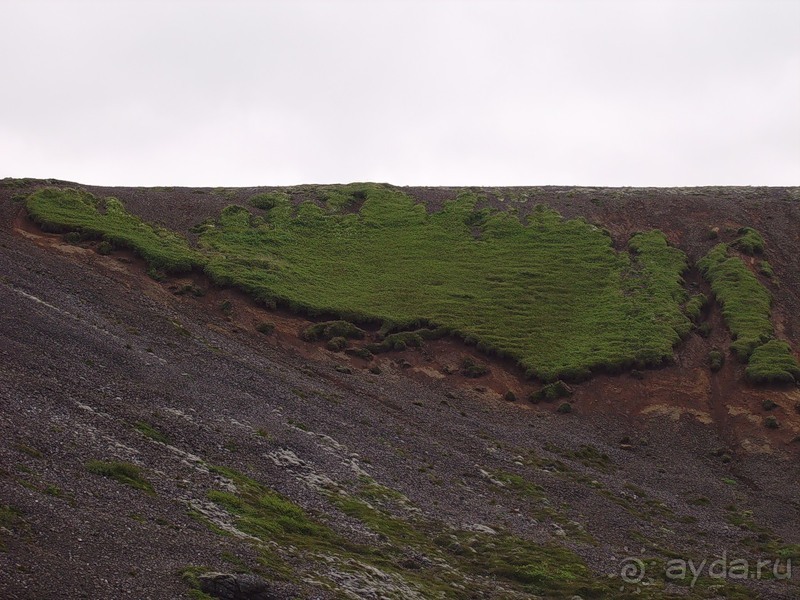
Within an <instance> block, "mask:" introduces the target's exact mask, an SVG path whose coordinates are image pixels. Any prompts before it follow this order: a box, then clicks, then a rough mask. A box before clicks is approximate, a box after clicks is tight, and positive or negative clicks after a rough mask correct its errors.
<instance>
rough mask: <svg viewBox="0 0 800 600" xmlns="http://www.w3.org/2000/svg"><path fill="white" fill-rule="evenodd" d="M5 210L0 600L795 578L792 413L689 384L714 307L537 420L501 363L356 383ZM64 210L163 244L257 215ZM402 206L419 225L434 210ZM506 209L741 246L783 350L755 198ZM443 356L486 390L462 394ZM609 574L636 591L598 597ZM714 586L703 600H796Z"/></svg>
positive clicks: (696, 247)
mask: <svg viewBox="0 0 800 600" xmlns="http://www.w3.org/2000/svg"><path fill="white" fill-rule="evenodd" d="M26 185H27V187H23V188H10V187H6V188H2V189H0V224H1V226H0V273H1V274H2V281H0V295H1V296H2V298H1V299H0V301H2V306H3V307H4V308H3V312H2V316H1V317H0V340H2V348H1V349H0V350H1V351H2V359H3V360H2V363H0V381H2V385H0V403H1V404H0V405H1V406H2V412H1V413H0V414H2V417H0V418H1V419H2V421H0V427H1V428H2V434H3V440H4V441H3V442H2V443H0V457H1V458H0V464H2V469H3V470H2V471H1V472H0V489H1V490H2V502H0V504H2V513H1V514H0V519H2V520H1V521H0V526H2V527H3V529H0V543H2V545H3V549H4V552H0V589H2V590H3V594H4V595H5V596H8V597H10V598H48V597H80V596H81V595H85V596H88V597H92V598H119V597H126V596H129V597H136V598H165V597H186V596H188V594H190V593H191V592H190V588H191V584H192V583H193V582H196V579H197V575H198V574H199V573H200V572H201V571H202V570H204V569H210V570H215V571H222V572H226V573H234V572H248V573H253V574H255V575H256V576H257V577H258V578H260V579H261V580H266V581H269V582H273V583H271V585H272V587H274V588H275V593H276V595H277V597H295V596H300V597H326V596H331V597H333V596H335V595H342V594H345V595H347V594H349V595H350V597H366V598H369V597H380V596H389V597H398V598H400V597H413V596H414V595H415V594H416V595H418V596H419V597H425V598H428V597H434V596H435V595H436V594H437V593H440V592H441V593H444V594H448V595H449V596H448V597H474V596H478V597H498V598H508V597H514V596H515V594H516V595H517V596H519V597H530V596H531V595H535V594H541V595H543V596H545V597H553V598H561V597H567V598H568V597H570V596H571V595H573V594H579V595H582V596H583V597H585V598H589V597H607V598H619V597H625V595H626V594H633V593H634V592H635V591H636V590H637V589H640V590H641V591H642V595H640V596H639V597H648V595H649V596H651V597H668V596H667V594H668V592H669V591H670V590H671V589H672V588H670V586H669V585H666V584H669V583H670V582H665V577H664V573H663V570H664V564H665V563H666V561H668V560H669V559H671V558H674V557H677V556H681V557H685V558H686V559H689V558H694V559H697V561H698V563H699V560H700V559H702V558H709V560H711V559H713V557H715V556H718V555H721V554H722V552H727V555H728V556H729V557H734V556H735V557H737V558H747V559H750V560H751V561H752V560H754V559H755V558H756V557H760V558H766V557H770V556H772V557H778V556H782V557H787V556H794V555H797V553H798V549H797V547H796V546H793V545H792V544H797V543H798V542H800V531H798V529H797V523H798V518H797V516H798V510H800V504H798V500H797V498H798V483H797V482H798V477H797V475H798V472H797V466H796V465H797V462H796V456H797V450H796V449H795V448H796V444H793V442H792V440H793V439H794V437H796V436H797V434H798V432H800V420H799V419H800V416H798V415H797V414H796V413H795V412H794V403H795V402H797V392H796V390H795V389H794V388H791V387H784V388H767V389H763V388H756V387H753V386H751V385H749V384H748V383H747V382H746V380H745V377H744V369H745V365H743V364H740V363H738V362H737V361H736V360H735V359H733V358H732V357H731V356H730V355H729V356H728V360H726V362H725V364H724V365H723V366H722V368H721V370H719V371H717V372H716V373H712V372H711V371H710V370H709V369H708V366H707V363H706V361H707V357H708V351H709V349H710V348H711V347H713V346H717V347H719V348H722V349H724V350H725V351H726V353H727V348H728V346H729V345H730V342H731V340H730V336H729V334H728V333H727V329H726V327H725V326H724V323H723V322H722V318H721V314H720V311H719V309H718V307H716V306H711V307H710V309H708V312H707V317H706V320H707V321H708V322H710V323H711V325H712V326H711V328H710V330H709V332H708V337H702V336H701V335H699V334H697V333H693V334H691V335H689V337H688V338H687V339H686V340H684V341H683V342H681V343H680V344H679V345H678V348H677V354H676V358H675V364H673V365H670V366H666V367H664V368H660V369H656V370H649V371H644V372H641V373H634V374H633V375H632V374H630V373H627V374H621V375H616V376H614V375H603V374H601V375H598V376H596V377H594V378H593V379H591V380H589V381H588V382H585V383H581V384H579V385H574V386H573V387H574V394H573V395H572V396H571V397H570V403H571V405H572V407H573V411H572V413H570V414H559V413H558V412H556V410H555V409H556V408H557V406H558V404H559V403H548V402H543V403H541V404H537V405H533V404H531V403H529V402H527V401H525V400H524V398H526V397H527V395H528V394H529V393H530V392H532V391H534V390H536V389H538V388H539V387H540V384H539V383H537V382H536V381H529V380H526V379H525V378H524V377H523V376H522V375H523V373H522V372H521V371H520V370H518V369H517V368H516V367H515V365H514V363H513V362H512V361H502V360H495V359H491V358H487V357H486V356H485V355H483V354H481V353H480V352H477V351H476V349H475V348H473V347H466V346H464V345H463V344H462V343H461V342H460V341H459V340H458V339H451V338H444V339H439V340H432V341H428V342H425V344H424V346H423V347H422V348H407V349H406V350H404V351H400V352H389V353H384V354H379V355H376V356H375V358H374V359H373V360H371V361H366V360H364V359H362V358H359V357H358V356H351V355H349V354H345V353H341V352H333V351H329V350H327V349H325V347H324V344H323V343H306V342H303V341H302V340H300V339H299V336H298V333H299V332H300V331H301V330H302V329H304V328H305V327H307V326H308V325H309V321H308V320H307V319H305V318H303V317H301V316H298V315H295V314H292V313H291V312H288V311H284V310H280V309H279V310H268V309H266V308H264V306H263V305H261V304H258V303H256V302H254V301H252V300H251V299H250V298H249V297H248V296H246V295H245V294H243V293H241V292H237V291H236V290H232V289H225V288H215V287H213V286H212V285H211V284H210V282H209V280H208V278H207V277H206V276H204V275H201V274H198V273H194V274H190V275H185V276H181V277H173V278H168V279H166V280H164V281H161V282H158V281H155V280H153V279H152V278H151V277H149V276H148V275H147V274H146V271H147V267H146V265H145V264H144V263H143V261H141V260H140V259H138V258H136V257H134V256H133V255H131V254H130V253H128V252H124V251H113V252H112V253H111V254H110V255H102V254H99V253H98V252H97V247H98V243H97V242H89V241H85V242H80V243H77V244H70V243H67V242H65V241H64V239H63V237H62V236H61V235H58V234H47V233H43V232H42V231H41V230H40V229H39V228H38V227H36V226H35V224H33V223H31V222H30V221H28V220H27V217H26V216H25V212H24V210H23V209H22V206H21V203H20V202H19V201H15V200H14V196H16V195H19V194H24V195H26V196H27V194H28V193H29V192H31V191H33V190H34V189H35V188H36V187H37V186H38V185H39V184H38V183H36V182H31V183H30V184H26ZM90 191H92V192H93V193H95V194H97V195H98V196H100V197H105V196H115V197H118V198H120V200H121V201H122V202H123V205H124V206H125V208H126V209H127V210H129V211H130V212H132V213H133V214H135V215H138V216H139V217H141V218H143V219H145V220H147V221H155V222H159V223H161V224H163V225H164V226H166V227H168V228H170V229H174V230H178V231H183V232H188V230H189V228H190V227H192V226H194V225H196V224H197V223H200V222H202V221H203V220H205V219H206V218H208V217H212V218H216V217H217V216H218V215H219V212H220V211H221V210H222V209H223V208H224V206H226V205H228V204H231V203H232V202H234V201H237V202H239V203H240V204H244V203H246V201H247V199H248V198H249V197H250V196H252V195H255V194H257V193H261V192H263V191H264V190H241V191H238V190H233V191H230V192H228V191H224V190H220V191H217V192H216V193H213V192H212V191H211V190H207V191H204V192H203V193H193V191H191V190H133V189H131V190H124V189H115V190H102V189H95V188H92V189H90ZM408 191H409V192H410V193H412V194H413V195H414V196H415V197H418V198H421V199H423V200H429V201H430V202H429V204H430V206H431V207H432V208H436V203H437V201H438V200H437V198H442V199H443V198H445V197H446V198H454V197H455V195H456V194H457V191H456V190H452V192H448V191H446V190H408ZM303 193H306V194H308V195H309V197H311V196H312V195H313V190H312V189H308V190H303ZM519 193H520V194H522V193H523V192H522V191H519ZM526 193H527V192H526ZM530 193H531V194H533V193H535V194H538V196H537V197H535V199H532V200H531V202H530V203H525V202H521V203H520V212H525V211H527V210H530V209H532V204H531V203H538V202H544V203H546V204H548V205H549V206H552V207H553V208H556V209H557V210H559V211H560V212H561V213H562V214H564V215H565V216H567V217H574V216H578V215H580V214H586V216H587V219H588V220H589V222H593V223H597V224H600V225H602V226H604V227H606V228H608V229H609V230H610V231H611V234H612V236H613V239H614V241H615V246H616V249H617V251H624V243H625V242H626V241H627V239H628V237H629V236H630V234H632V233H633V232H635V231H639V230H649V229H655V228H658V229H661V230H662V231H664V232H665V234H666V235H667V238H668V239H669V241H670V242H671V243H672V244H673V245H675V246H677V247H679V248H680V249H682V250H683V251H684V252H686V254H687V255H688V257H689V260H690V261H694V260H696V259H698V258H700V257H701V256H703V255H704V254H705V253H706V252H707V251H708V250H709V249H710V248H711V247H712V246H713V244H714V242H713V241H711V240H708V239H706V237H705V236H706V234H707V228H708V227H709V226H718V227H720V228H721V232H722V236H723V237H725V236H726V235H728V234H726V233H725V231H724V230H725V228H726V227H727V228H730V229H731V230H732V232H731V233H730V237H731V238H733V237H735V231H736V230H738V228H739V227H741V226H746V225H752V226H754V227H756V228H757V229H759V231H761V232H762V234H763V235H764V237H765V238H766V245H767V255H768V258H769V261H770V263H771V264H772V266H773V268H774V270H775V271H776V273H777V276H778V277H779V278H780V280H781V284H780V288H777V287H773V288H772V289H770V292H771V293H772V294H773V295H774V297H775V300H774V302H773V307H772V311H773V314H772V318H773V320H774V324H775V329H776V331H777V332H778V333H779V334H780V335H781V337H783V338H784V339H786V340H788V341H789V342H791V343H792V344H793V346H794V347H795V348H797V342H798V340H797V338H796V334H795V332H797V331H798V329H797V325H798V323H797V321H796V319H797V315H798V312H797V311H796V310H795V309H796V307H797V306H798V305H797V290H798V286H797V282H798V272H797V270H798V265H797V264H795V263H793V262H791V260H790V258H791V256H792V252H793V251H794V250H797V249H798V248H800V245H799V244H798V240H797V232H796V228H795V227H793V226H792V225H791V223H794V224H796V223H797V222H798V214H797V211H798V209H797V204H796V203H793V202H790V201H789V200H788V199H787V198H784V197H778V196H779V192H778V191H774V190H770V191H761V192H759V191H758V190H722V191H721V193H723V194H725V196H724V197H722V198H720V197H718V196H717V195H716V194H717V192H716V191H708V196H699V197H690V196H688V195H687V194H686V193H673V192H672V191H655V190H651V191H648V190H645V191H640V192H639V193H638V194H635V193H633V192H621V191H602V190H596V191H593V192H592V193H591V194H589V193H585V192H583V191H580V190H569V189H564V190H561V191H559V190H553V189H550V190H544V191H536V192H533V191H532V192H530ZM507 194H508V192H507V191H498V192H494V191H492V192H491V193H490V194H488V195H487V197H486V198H485V200H483V202H485V203H486V204H487V205H488V204H492V203H499V202H500V200H499V199H498V196H500V195H504V198H506V199H505V200H504V202H508V197H509V196H508V195H507ZM569 194H571V196H570V195H569ZM615 194H619V195H615ZM768 194H775V195H776V198H775V199H772V200H770V199H769V197H768ZM19 200H21V198H19ZM592 200H597V202H592ZM529 204H530V206H529ZM723 204H724V206H723ZM584 211H585V212H584ZM187 213H191V214H187ZM698 223H699V224H700V226H698ZM767 223H774V224H775V226H774V227H766V226H765V225H766V224H767ZM698 229H701V231H699V232H698ZM188 235H189V236H190V237H191V238H194V236H195V235H196V234H191V233H189V234H188ZM723 241H725V240H723ZM727 241H731V240H727ZM687 281H688V282H689V289H690V291H691V290H692V289H693V288H691V284H692V283H695V284H696V285H697V289H698V290H701V291H704V292H705V293H706V294H707V295H708V296H710V295H711V294H710V290H709V289H708V286H707V284H705V283H704V282H703V281H702V280H700V279H697V273H696V272H693V271H690V272H689V273H688V274H687ZM762 282H763V283H765V284H766V285H769V284H768V282H766V281H762ZM176 292H177V293H176ZM200 294H202V295H200ZM267 321H268V322H269V323H271V324H272V325H274V329H273V330H268V329H265V330H266V331H267V333H261V332H259V331H257V330H256V326H257V325H258V324H261V323H264V322H267ZM375 329H376V328H373V329H370V328H367V336H368V337H372V336H374V335H376V334H377V331H375ZM465 355H467V356H470V357H472V358H473V360H474V361H476V362H483V363H486V364H488V365H489V367H490V369H491V373H490V374H488V375H487V376H485V377H483V378H479V379H472V378H469V377H465V376H464V374H462V373H461V359H462V357H463V356H465ZM375 367H377V368H375ZM371 368H372V371H371V370H370V369H371ZM508 390H510V391H512V392H514V393H515V395H516V396H517V398H518V401H516V402H507V401H505V400H503V399H502V395H504V394H505V393H506V391H508ZM768 399H772V400H773V401H774V402H775V403H776V404H777V405H778V407H777V408H774V409H772V410H770V411H768V412H765V409H764V408H763V407H762V403H763V401H764V400H768ZM768 414H769V415H777V416H778V418H779V420H780V422H781V425H780V428H779V429H777V430H770V429H767V428H765V427H764V424H763V423H764V417H765V416H766V415H768ZM92 461H99V463H101V464H98V463H95V462H92ZM108 463H112V464H110V465H109V464H108ZM114 463H122V464H121V465H118V464H114ZM127 465H134V466H135V467H137V468H138V470H136V469H131V467H130V466H127ZM145 482H146V483H145ZM131 483H132V484H134V485H129V484H131ZM627 556H633V557H635V558H641V559H642V560H645V561H647V563H648V570H649V572H648V576H650V577H652V578H653V579H654V584H653V585H651V586H647V587H641V588H637V586H636V585H634V584H630V585H629V584H625V583H624V582H623V581H622V580H621V579H620V578H619V577H616V578H614V579H608V577H607V576H608V575H617V576H618V575H619V573H620V568H621V561H622V559H624V558H625V557H627ZM53 573H59V574H60V577H59V581H58V582H57V583H56V584H54V582H53V578H52V574H53ZM181 574H183V577H182V576H181ZM719 583H720V581H719V580H714V579H708V578H704V579H702V580H701V581H700V583H699V584H698V586H696V587H695V588H693V589H692V590H691V596H692V597H698V598H700V597H714V593H715V592H714V588H713V587H710V586H714V585H716V584H719ZM727 583H728V584H729V587H727V588H726V590H727V591H725V592H724V593H726V594H727V597H748V594H752V595H753V596H754V597H755V596H756V595H757V594H760V595H761V597H764V598H780V597H785V598H791V597H794V596H795V595H796V589H797V588H796V587H791V586H790V585H789V584H788V583H786V582H784V581H758V582H751V585H750V588H748V589H749V590H750V591H748V589H739V586H738V585H737V586H734V584H736V583H737V582H736V581H732V580H730V581H728V582H727ZM621 588H623V589H624V591H620V589H621ZM675 589H677V590H682V591H684V592H685V591H686V590H687V588H686V586H685V585H682V586H678V587H677V588H675ZM716 592H717V593H723V591H721V590H716ZM736 594H739V595H738V596H737V595H736Z"/></svg>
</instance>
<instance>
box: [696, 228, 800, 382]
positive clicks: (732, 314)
mask: <svg viewBox="0 0 800 600" xmlns="http://www.w3.org/2000/svg"><path fill="white" fill-rule="evenodd" d="M757 235H758V233H757V232H754V230H748V231H747V232H746V233H745V235H744V236H743V238H742V239H745V238H746V237H748V236H749V237H754V236H757ZM759 237H760V236H759ZM740 241H741V240H740ZM735 245H740V244H738V242H737V243H735ZM697 264H698V267H700V270H701V271H702V272H703V275H704V276H705V277H706V279H708V281H709V282H710V283H711V289H712V291H713V292H714V295H715V296H716V298H717V300H719V302H720V304H721V305H722V316H723V317H724V318H725V322H726V323H727V324H728V328H729V329H730V330H731V333H732V334H733V337H734V341H733V343H732V344H731V349H732V350H733V351H734V353H735V354H736V356H737V357H738V358H739V359H741V360H742V361H745V362H748V363H749V364H748V367H747V371H746V375H747V378H748V379H749V380H751V381H753V382H754V383H791V382H794V381H800V365H798V363H797V360H796V359H795V357H794V355H793V354H792V349H791V347H790V346H789V344H787V343H786V342H783V341H781V340H776V339H773V338H774V328H773V326H772V321H771V319H770V313H771V305H772V296H771V294H770V293H769V291H768V290H767V289H766V288H765V287H764V286H763V285H762V284H761V282H760V281H759V280H758V277H757V276H756V275H755V274H754V273H753V272H752V271H751V270H750V269H749V268H748V267H747V265H746V264H745V263H744V261H743V260H742V259H741V258H739V257H738V256H734V255H732V254H731V253H730V248H729V247H728V245H727V244H717V245H716V246H714V248H712V249H711V250H710V251H709V253H708V254H706V255H705V256H704V257H703V258H702V259H701V260H700V261H699V262H698V263H697ZM714 362H715V360H714V359H713V358H712V368H713V366H714ZM716 362H718V363H719V365H718V367H717V368H719V367H720V366H721V362H720V361H716Z"/></svg>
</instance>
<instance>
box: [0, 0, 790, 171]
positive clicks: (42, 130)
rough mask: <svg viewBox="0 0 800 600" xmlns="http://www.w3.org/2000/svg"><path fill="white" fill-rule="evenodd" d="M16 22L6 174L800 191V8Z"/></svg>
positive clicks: (234, 5) (87, 6) (259, 7)
mask: <svg viewBox="0 0 800 600" xmlns="http://www.w3.org/2000/svg"><path fill="white" fill-rule="evenodd" d="M0 23H2V27H0V31H2V33H1V34H0V177H3V176H13V177H24V176H28V177H55V178H60V179H67V180H72V181H78V182H81V183H94V184H108V185H197V186H200V185H207V186H235V185H284V184H287V185H288V184H296V183H328V182H340V183H344V182H350V181H387V182H390V183H394V184H398V185H537V184H543V185H544V184H554V185H613V186H619V185H635V186H643V185H646V186H651V185H652V186H673V185H722V184H725V185H799V184H800V0H755V1H736V0H723V1H711V0H684V1H647V0H628V1H604V0H584V1H580V0H555V1H535V0H530V1H522V0H519V1H505V2H503V1H497V0H495V1H485V2H482V1H470V0H452V1H448V0H427V1H409V0H404V1H390V0H385V1H382V0H371V1H368V0H361V1H359V0H351V1H346V0H327V1H317V2H313V1H298V0H292V1H286V2H284V1H262V2H256V1H250V2H247V1H231V0H219V1H205V2H203V1H189V0H173V1H168V0H160V1H157V2H156V1H146V0H144V1H143V0H138V1H135V2H128V1H123V0H119V1H115V0H102V1H84V2H78V1H70V0H57V1H55V0H54V1H50V2H47V1H45V0H24V1H17V0H0Z"/></svg>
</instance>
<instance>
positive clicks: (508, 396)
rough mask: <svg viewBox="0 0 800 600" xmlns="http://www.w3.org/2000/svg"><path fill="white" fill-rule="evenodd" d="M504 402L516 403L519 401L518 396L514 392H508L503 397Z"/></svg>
mask: <svg viewBox="0 0 800 600" xmlns="http://www.w3.org/2000/svg"><path fill="white" fill-rule="evenodd" d="M503 400H506V401H507V402H516V400H517V395H516V394H515V393H514V392H512V391H511V390H508V391H507V392H506V393H505V394H504V395H503Z"/></svg>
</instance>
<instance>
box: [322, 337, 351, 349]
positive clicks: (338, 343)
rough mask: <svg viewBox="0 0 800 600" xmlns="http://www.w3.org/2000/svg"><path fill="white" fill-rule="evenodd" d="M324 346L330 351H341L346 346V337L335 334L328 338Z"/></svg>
mask: <svg viewBox="0 0 800 600" xmlns="http://www.w3.org/2000/svg"><path fill="white" fill-rule="evenodd" d="M325 347H326V348H327V349H328V350H330V351H331V352H341V351H342V350H344V349H345V348H346V347H347V338H344V337H341V336H337V337H334V338H331V339H329V340H328V343H327V344H325Z"/></svg>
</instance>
